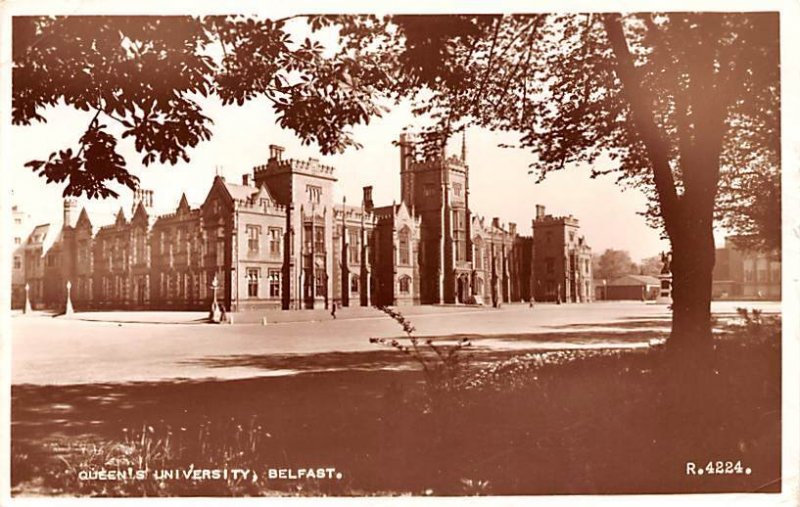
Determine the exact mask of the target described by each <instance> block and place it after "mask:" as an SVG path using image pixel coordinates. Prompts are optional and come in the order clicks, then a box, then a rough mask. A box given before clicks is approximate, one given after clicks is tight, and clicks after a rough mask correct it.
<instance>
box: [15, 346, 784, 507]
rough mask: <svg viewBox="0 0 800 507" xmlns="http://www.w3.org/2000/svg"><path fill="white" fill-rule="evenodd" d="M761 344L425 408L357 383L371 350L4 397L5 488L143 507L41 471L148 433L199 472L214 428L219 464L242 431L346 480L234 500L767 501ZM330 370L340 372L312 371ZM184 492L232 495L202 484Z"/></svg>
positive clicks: (265, 455)
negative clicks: (609, 496)
mask: <svg viewBox="0 0 800 507" xmlns="http://www.w3.org/2000/svg"><path fill="white" fill-rule="evenodd" d="M778 333H779V331H778ZM563 334H564V333H560V334H559V336H562V337H563ZM457 336H458V337H461V336H463V335H457ZM500 336H508V335H500ZM512 336H513V335H512ZM545 336H546V335H545ZM545 336H539V339H544V338H545ZM639 336H640V337H641V336H642V334H641V333H639ZM776 336H779V334H778V335H776V334H775V332H773V331H770V332H769V333H765V334H763V336H762V338H760V339H759V340H753V339H750V340H746V339H738V338H737V339H734V338H731V339H727V340H719V341H718V346H717V354H716V356H715V364H714V370H713V374H711V375H710V376H707V377H703V378H702V381H700V382H695V381H693V380H686V379H684V378H683V377H682V376H680V375H678V376H675V375H670V372H669V371H668V370H667V369H665V368H664V367H663V366H662V365H663V364H664V363H663V362H662V361H661V358H662V356H661V352H660V351H659V350H653V351H647V352H644V351H639V352H636V353H629V352H617V353H614V354H609V355H598V356H595V357H589V356H588V355H587V356H582V354H581V353H575V352H573V353H570V354H571V355H570V354H566V353H554V354H553V356H556V359H558V361H554V362H548V363H545V364H544V365H543V366H536V367H529V366H530V365H531V364H533V363H535V362H536V361H535V358H524V357H523V358H520V360H519V361H515V360H509V362H508V363H507V364H505V365H504V366H503V368H501V369H499V370H497V371H498V373H499V375H498V378H497V379H491V382H490V383H489V384H487V385H486V386H485V387H482V388H478V389H471V390H464V391H459V392H454V393H446V395H444V396H440V397H439V398H434V399H433V400H432V401H431V400H429V399H427V398H426V396H425V395H424V394H423V393H424V389H423V388H422V387H423V385H422V376H421V375H420V374H419V372H417V371H410V370H402V371H387V370H385V369H372V368H383V367H384V366H387V365H389V366H396V365H397V364H398V363H397V361H401V362H400V363H399V364H403V362H402V361H403V360H402V359H401V358H399V357H398V355H399V353H397V352H395V351H393V350H381V349H377V350H375V351H374V352H367V353H330V354H323V355H311V356H304V357H301V356H285V355H284V356H270V357H259V356H234V357H229V358H214V359H215V360H218V361H223V360H225V361H227V362H223V363H221V364H224V365H225V366H236V365H242V364H244V365H251V366H253V367H256V368H262V367H263V368H272V367H278V368H281V369H283V368H287V367H291V368H293V369H302V368H305V371H306V373H304V374H302V375H290V376H282V377H266V378H256V379H246V380H234V381H214V380H206V381H176V382H156V383H131V384H121V385H81V386H31V385H21V386H12V454H13V456H14V457H15V458H14V463H15V465H14V466H13V467H12V485H13V487H16V488H17V491H21V492H23V493H25V492H26V491H27V492H30V491H31V486H30V484H31V483H32V482H33V481H36V480H39V481H42V480H44V481H45V483H46V484H45V485H46V486H48V487H50V488H55V490H56V491H57V492H67V493H69V494H134V495H139V496H141V495H142V494H143V493H141V492H139V493H137V492H136V490H130V491H129V490H125V491H122V492H121V493H115V492H114V491H112V492H108V491H106V490H105V489H103V488H105V485H102V484H97V483H83V484H76V483H75V480H74V478H72V479H71V480H72V481H73V482H69V480H70V479H69V478H65V475H64V474H65V473H66V472H64V470H63V468H64V467H63V465H61V464H60V463H59V461H58V460H57V459H54V456H56V455H61V456H62V457H65V458H64V459H66V460H67V461H68V462H70V463H72V464H76V465H75V466H78V465H81V464H83V463H85V462H86V461H81V460H82V459H84V458H82V456H85V452H84V453H83V454H81V453H82V452H83V451H76V450H75V449H76V448H78V447H79V448H80V449H85V448H86V446H85V445H84V442H100V443H101V444H102V443H103V442H105V444H102V445H106V448H107V447H109V446H113V445H119V443H120V442H127V440H128V435H129V434H130V432H131V431H138V430H136V428H141V433H146V432H149V431H150V430H149V428H150V427H151V426H152V427H154V428H155V429H154V430H153V431H152V432H150V433H152V434H153V435H155V436H154V437H153V438H156V437H158V438H161V436H162V435H169V434H170V432H173V433H175V432H181V433H180V434H183V433H184V432H185V434H186V435H187V436H186V438H185V444H186V445H185V447H181V449H180V453H178V454H176V455H175V458H174V459H172V460H171V461H169V466H172V467H178V466H188V464H189V463H191V464H197V463H201V464H203V465H204V466H215V465H216V466H223V465H225V463H222V464H220V463H219V462H216V463H215V462H214V459H217V458H216V457H215V456H222V454H212V455H211V456H212V457H211V458H209V457H208V456H209V455H208V454H207V453H206V454H204V451H203V448H202V446H200V445H198V444H197V442H198V441H200V442H204V441H207V440H203V439H202V438H200V439H198V435H200V436H201V437H202V435H207V434H208V433H207V432H208V431H209V428H212V429H213V430H212V435H211V436H210V437H208V439H210V440H211V443H212V444H214V445H216V446H217V447H216V448H218V449H232V448H233V449H235V448H236V447H231V446H232V445H234V444H235V442H234V443H231V442H230V441H231V440H232V439H235V438H236V435H237V434H238V433H236V431H237V430H236V428H238V427H239V426H244V427H248V424H250V426H254V425H255V427H258V428H263V431H262V433H260V434H261V435H262V437H263V438H262V439H261V440H259V441H258V442H257V444H256V447H255V448H254V450H253V451H252V452H251V451H248V453H247V454H246V455H245V456H244V457H243V458H241V460H242V461H243V462H244V464H245V465H246V466H248V467H250V468H257V467H261V469H262V470H263V468H266V467H308V466H311V467H316V466H326V467H327V466H333V467H336V469H337V470H340V471H341V472H342V473H343V474H344V477H345V478H344V479H343V480H342V481H341V482H335V483H331V484H323V485H319V484H310V483H302V482H300V483H298V482H297V481H295V482H284V483H275V482H270V483H269V484H262V485H260V486H259V487H260V488H262V489H258V490H256V491H253V492H246V494H267V493H269V492H275V491H276V490H278V491H280V492H281V493H280V494H309V493H310V494H334V495H361V494H381V493H382V494H387V493H390V494H403V493H412V494H418V495H421V494H425V492H426V491H427V490H430V491H432V492H433V493H434V494H437V495H464V494H482V493H490V494H497V495H520V494H580V493H583V494H600V493H618V494H620V493H655V492H662V493H663V492H722V491H729V492H730V491H738V492H741V491H771V492H774V491H776V490H779V489H780V476H781V471H780V429H781V426H780V425H781V413H780V408H781V405H780V348H779V345H780V341H779V340H777V339H776ZM493 338H497V337H493ZM606 338H607V337H606ZM438 339H439V340H446V339H452V337H438ZM529 339H530V335H529ZM562 339H563V338H562ZM629 339H631V338H629ZM484 353H485V354H487V355H484V356H483V358H490V357H495V359H499V358H500V357H501V356H502V355H503V354H511V355H514V356H515V357H519V351H516V353H514V352H510V351H497V350H491V349H487V350H483V349H481V350H480V351H477V352H476V357H477V358H481V357H482V356H481V354H484ZM493 355H494V356H493ZM314 356H317V357H314ZM559 358H561V359H563V361H562V360H561V359H559ZM205 360H208V358H206V359H205ZM341 364H348V365H350V366H349V367H348V368H349V369H348V370H347V371H322V372H319V371H316V372H315V371H313V370H314V368H319V367H323V368H330V367H331V366H334V367H338V366H340V365H341ZM223 367H224V366H223ZM360 367H362V368H363V369H362V368H360ZM668 378H673V379H676V382H677V384H676V387H668V386H669V384H667V383H665V379H668ZM254 420H255V421H257V422H256V423H252V421H254ZM259 431H261V430H259ZM229 444H230V445H229ZM236 445H238V444H236ZM80 446H83V447H80ZM59 453H60V454H59ZM223 454H225V455H227V454H226V453H223ZM204 459H205V461H203V460H204ZM209 459H210V460H211V461H209ZM219 459H222V458H219ZM237 459H238V458H237ZM718 459H725V460H728V459H730V460H733V461H737V460H741V461H742V464H743V466H745V467H749V468H752V474H750V475H744V474H742V475H736V476H719V477H713V478H710V477H708V478H698V477H688V476H687V475H686V474H685V465H686V462H687V461H694V462H698V463H701V464H703V465H704V464H705V463H706V462H707V461H709V460H718ZM59 474H61V475H59ZM42 478H44V479H42ZM48 478H50V479H48ZM48 480H49V481H51V482H50V483H47V481H48ZM776 481H777V482H776ZM65 485H66V486H65ZM181 487H182V486H181ZM204 487H205V488H209V489H202V488H204ZM58 488H62V489H60V490H59V489H58ZM80 488H84V489H80ZM298 488H300V489H298ZM303 488H305V489H303ZM98 492H99V493H98ZM182 492H183V490H179V489H173V490H169V491H167V492H166V494H182ZM147 494H148V495H151V494H159V493H158V492H147ZM186 494H193V495H200V494H206V495H209V496H220V495H222V496H225V495H230V494H232V493H231V490H229V489H224V488H217V489H213V488H212V485H208V484H207V485H206V486H203V485H200V486H198V487H197V488H195V489H189V490H186Z"/></svg>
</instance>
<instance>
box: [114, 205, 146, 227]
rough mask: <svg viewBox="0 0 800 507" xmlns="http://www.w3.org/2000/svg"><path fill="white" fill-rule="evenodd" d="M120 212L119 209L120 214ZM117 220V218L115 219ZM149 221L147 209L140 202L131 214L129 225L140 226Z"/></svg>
mask: <svg viewBox="0 0 800 507" xmlns="http://www.w3.org/2000/svg"><path fill="white" fill-rule="evenodd" d="M121 212H122V210H121V209H120V213H121ZM117 220H119V217H118V218H117ZM149 221H150V214H149V213H148V212H147V208H146V207H145V205H144V204H142V203H141V202H140V203H139V204H138V205H136V209H135V210H134V212H133V216H132V217H131V223H132V224H133V223H135V224H142V223H144V224H145V225H147V224H148V223H149Z"/></svg>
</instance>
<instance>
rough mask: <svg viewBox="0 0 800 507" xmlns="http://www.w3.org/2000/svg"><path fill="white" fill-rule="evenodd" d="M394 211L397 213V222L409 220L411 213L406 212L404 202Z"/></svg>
mask: <svg viewBox="0 0 800 507" xmlns="http://www.w3.org/2000/svg"><path fill="white" fill-rule="evenodd" d="M396 209H397V211H396V212H395V213H396V214H397V219H398V220H403V221H405V220H411V213H410V212H409V211H408V207H407V206H406V203H405V201H403V202H401V203H400V204H398V205H397V208H396Z"/></svg>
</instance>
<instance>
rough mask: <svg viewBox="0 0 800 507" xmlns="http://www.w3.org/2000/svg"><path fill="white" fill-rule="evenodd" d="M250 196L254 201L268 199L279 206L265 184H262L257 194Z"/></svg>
mask: <svg viewBox="0 0 800 507" xmlns="http://www.w3.org/2000/svg"><path fill="white" fill-rule="evenodd" d="M238 186H242V185H238ZM250 196H251V199H253V201H259V200H260V199H268V200H269V201H270V202H272V203H273V204H278V200H277V199H275V197H274V196H273V195H272V193H271V192H270V191H269V188H268V187H267V186H266V185H264V184H262V185H261V186H260V187H258V190H256V192H255V193H252V194H250Z"/></svg>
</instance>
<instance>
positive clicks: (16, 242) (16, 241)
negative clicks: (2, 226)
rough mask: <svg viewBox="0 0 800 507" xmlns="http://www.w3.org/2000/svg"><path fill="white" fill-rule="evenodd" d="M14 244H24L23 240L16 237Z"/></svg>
mask: <svg viewBox="0 0 800 507" xmlns="http://www.w3.org/2000/svg"><path fill="white" fill-rule="evenodd" d="M14 244H15V245H19V244H22V238H19V237H15V238H14Z"/></svg>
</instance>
